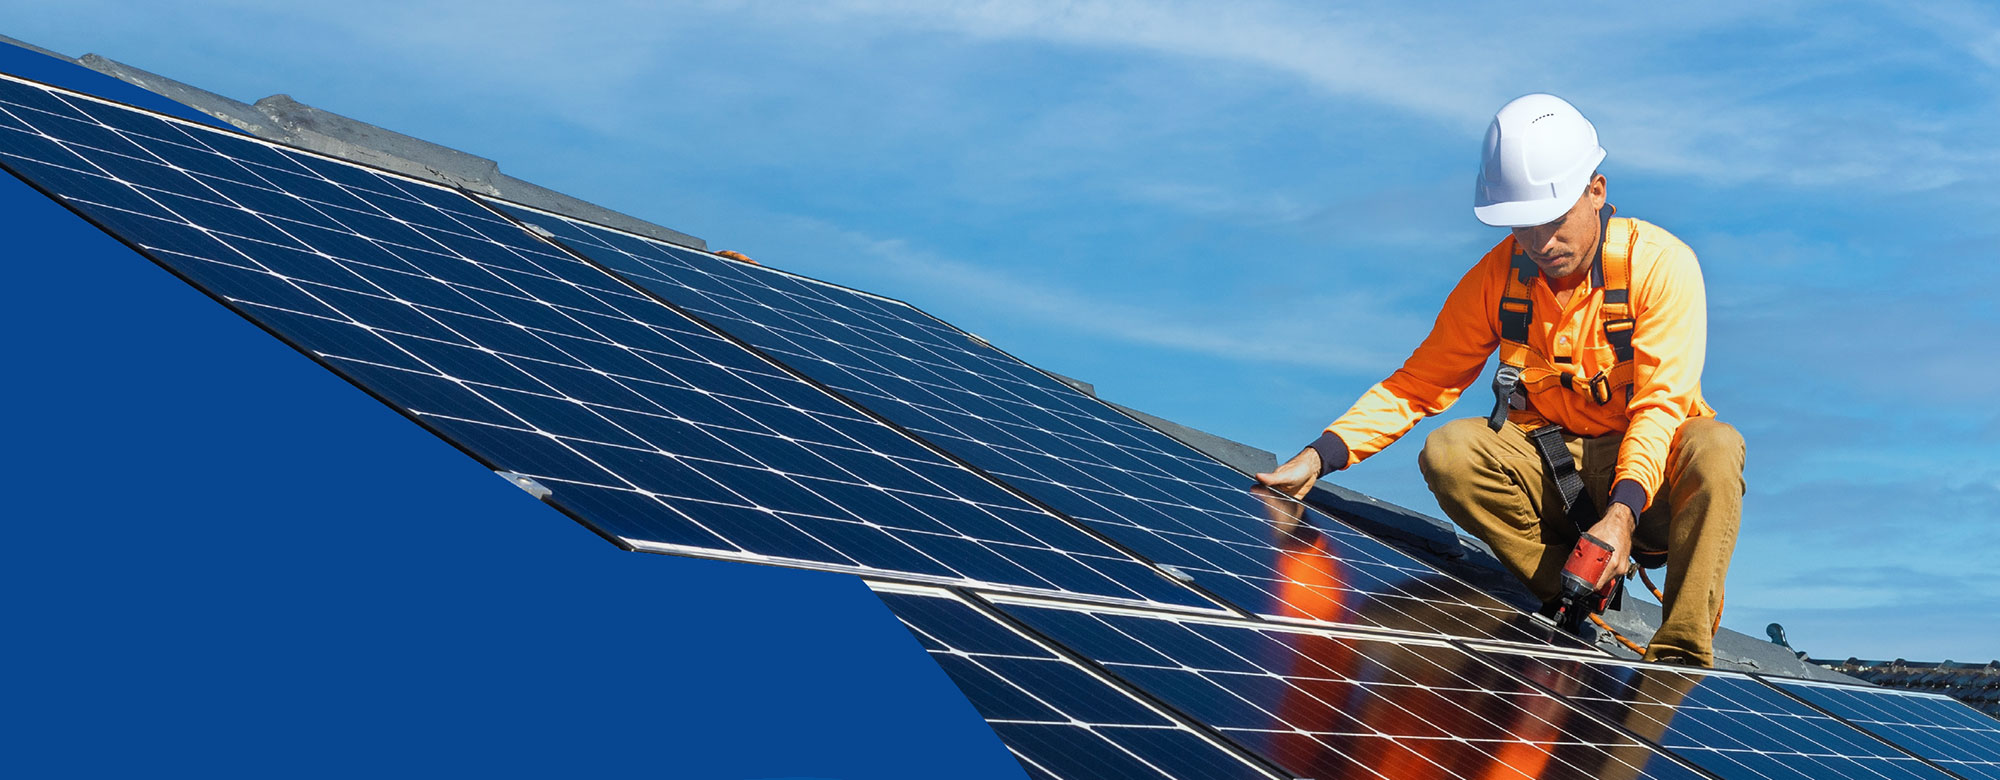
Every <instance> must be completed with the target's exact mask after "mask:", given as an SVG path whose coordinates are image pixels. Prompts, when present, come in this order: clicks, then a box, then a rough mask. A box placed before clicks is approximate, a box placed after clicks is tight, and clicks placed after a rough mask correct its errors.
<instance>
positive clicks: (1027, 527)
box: [0, 80, 1206, 605]
mask: <svg viewBox="0 0 2000 780" xmlns="http://www.w3.org/2000/svg"><path fill="white" fill-rule="evenodd" d="M0 164H4V165H5V166H6V167H8V168H9V169H10V170H12V171H13V172H14V173H15V174H16V175H18V176H20V177H22V178H24V179H26V180H28V181H30V182H31V183H34V184H36V185H37V186H39V187H41V188H43V189H44V190H47V191H50V192H52V193H54V194H56V195H58V196H60V198H61V199H62V200H63V202H65V203H66V204H67V205H69V206H70V207H71V208H73V209H75V210H76V211H78V212H79V213H81V214H83V215H85V216H87V217H88V218H90V219H91V220H93V221H95V222H97V223H98V224H99V225H100V226H101V227H103V228H104V229H105V230H106V231H107V232H110V233H112V234H113V235H114V236H117V237H118V238H119V239H121V240H123V241H125V242H126V243H128V244H131V245H134V246H136V247H140V248H142V250H143V251H144V252H145V253H146V254H147V255H148V256H150V257H151V258H152V259H153V260H154V261H155V262H158V263H160V264H161V265H163V266H165V267H166V268H168V269H169V270H171V271H173V272H174V273H176V274H178V275H180V276H181V277H182V278H184V279H186V280H188V281H189V282H191V283H193V284H194V285H195V286H197V287H199V288H200V289H202V290H203V291H204V292H206V293H208V294H209V295H210V296H212V297H214V298H216V299H218V300H220V301H222V302H224V303H225V304H227V305H229V306H230V307H231V308H232V309H235V310H236V311H237V312H238V313H240V314H242V315H244V316H245V317H248V318H249V319H251V320H252V321H254V322H257V323H258V324H260V325H262V326H264V327H265V328H266V329H268V330H270V331H271V332H273V333H274V334H277V335H279V336H280V337H281V338H284V339H286V340H287V341H289V342H290V343H292V344H293V345H294V346H296V347H298V348H299V349H300V350H301V351H304V352H306V353H307V354H310V355H312V356H314V357H315V358H316V359H318V360H320V361H321V362H322V363H323V364H325V365H327V366H328V367H330V368H332V369H334V370H335V371H337V372H339V373H341V374H342V375H344V376H345V377H347V378H348V379H349V380H350V381H353V382H355V383H356V384H358V385H360V386H361V387H363V388H365V389H367V390H368V391H369V392H371V393H373V394H375V395H376V396H378V397H380V398H382V399H383V400H385V401H387V402H388V403H389V404H390V405H392V406H394V407H396V408H398V409H399V410H402V411H404V412H405V413H406V414H408V415H409V416H410V417H411V418H412V419H414V420H416V421H418V422H420V423H422V424H423V425H424V426H426V427H427V428H429V429H431V430H432V431H433V432H435V433H437V434H439V435H440V436H443V437H444V438H446V439H447V440H448V441H451V442H452V443H453V444H455V445H457V446H459V447H460V448H461V449H464V450H465V451H467V452H468V453H471V454H473V455H475V457H478V458H480V459H481V460H482V461H483V462H485V463H486V464H487V465H489V466H491V467H493V468H496V469H501V470H508V471H514V472H519V473H521V474H525V475H528V476H530V477H533V478H534V479H537V480H539V481H541V482H542V483H543V484H544V485H546V486H547V487H548V488H550V489H552V490H553V491H554V494H553V498H552V499H551V503H553V504H556V505H557V506H559V507H561V508H563V509H565V510H566V511H568V512H570V513H571V514H573V515H574V516H576V517H578V518H579V519H581V520H583V521H584V522H586V523H588V524H589V525H590V526H592V527H593V528H595V529H597V530H598V531H599V532H601V533H604V534H606V535H609V536H614V537H617V538H619V539H622V540H625V541H626V542H627V543H630V544H633V545H637V546H642V547H647V548H650V549H657V550H661V551H669V552H688V553H694V554H721V555H731V556H736V557H742V558H750V559H755V560H768V559H783V560H788V561H799V562H807V563H812V564H818V565H824V566H832V567H841V568H846V569H852V570H858V571H867V572H880V573H885V574H902V575H919V576H927V577H937V578H945V579H949V580H976V581H981V582H987V583H993V584H998V585H1007V586H1017V587H1027V588H1041V589H1053V590H1062V591H1067V592H1072V593H1079V594H1086V595H1091V596H1102V597H1113V598H1124V599H1139V600H1157V601H1165V602H1171V603H1176V604H1189V605H1197V604H1205V603H1206V602H1205V600H1202V599H1200V598H1199V597H1198V596H1197V595H1195V594H1193V593H1192V592H1190V591H1187V590H1186V589H1184V588H1181V587H1179V586H1177V585H1175V584H1174V583H1172V582H1171V581H1169V580H1167V579H1166V578H1164V577H1162V576H1160V575H1159V574H1158V573H1157V572H1156V571H1155V570H1153V569H1151V568H1150V567H1148V566H1147V565H1145V564H1143V563H1140V562H1138V561H1136V560H1133V559H1132V558H1130V557H1129V556H1127V555H1125V554H1123V553H1122V552H1120V551H1118V550H1116V549H1114V548H1112V547H1110V546H1109V545H1106V544H1103V543H1102V542H1099V541H1098V540H1096V539H1095V538H1093V537H1090V536H1088V535H1087V534H1084V533H1082V532H1080V531H1078V530H1077V529H1076V528H1075V527H1073V526H1072V525H1070V524H1069V523H1068V522H1067V521H1064V520H1063V519H1061V518H1058V517H1055V516H1053V515H1051V514H1049V513H1047V512H1045V511H1042V510H1040V509H1038V508H1036V507H1034V506H1033V505H1031V504H1029V503H1028V502H1026V501H1023V500H1021V499H1020V498H1019V497H1017V496H1015V495H1013V494H1011V493H1008V492H1007V491H1005V490H1004V489H1002V488H1000V487H998V486H996V485H994V484H993V483H991V482H989V481H985V480H983V479H980V478H978V477H977V476H975V475H973V474H971V473H970V472H968V471H966V470H965V469H964V468H963V467H961V466H959V465H957V464H954V463H952V462H950V461H949V460H947V459H946V458H944V457H942V456H940V455H938V454H936V453H935V452H933V451H931V450H929V449H926V448H925V447H923V446H922V445H920V444H918V443H917V442H915V441H912V440H911V439H909V438H908V437H905V436H903V435H901V434H898V433H896V432H895V431H892V430H891V429H889V428H888V427H887V426H884V425H882V424H881V423H879V422H877V421H875V420H872V419H870V418H868V417H867V416H866V415H865V414H863V413H861V412H858V411H856V410H855V409H853V408H852V407H850V406H848V405H846V404H844V403H842V402H840V401H839V400H837V399H835V398H833V397H832V396H830V395H828V394H826V393H825V392H824V391H822V390H820V389H818V388H815V387H813V386H811V385H810V384H807V383H806V382H803V381H801V380H799V379H797V378H795V377H793V376H791V375H790V374H788V373H786V372H785V371H784V370H782V369H780V368H778V367H776V366H773V365H772V364H771V363H769V362H768V361H766V360H764V359H762V358H760V357H758V356H756V355H754V354H752V353H750V352H749V351H747V350H744V349H743V348H741V347H739V346H737V345H735V344H734V343H732V342H729V341H727V340H725V339H723V338H721V337H718V336H716V335H714V334H713V333H712V332H710V331H708V330H707V329H705V328H703V327H702V326H700V325H699V324H697V323H695V322H693V321H691V320H688V319H687V318H685V317H683V316H681V315H680V314H677V313H675V312H674V311H672V310H671V309H668V308H666V307H663V306H661V305H659V304H658V303H657V302H655V301H653V300H651V299H650V298H647V297H645V296H643V295H640V294H639V293H636V292H634V291H632V290H631V289H629V288H628V287H626V286H625V285H623V284H621V283H619V282H618V281H617V280H615V279H613V278H611V277H609V276H606V275H605V274H604V273H603V272H601V271H599V270H597V269H595V268H593V267H591V266H589V265H587V264H584V263H581V262H578V261H576V260H575V259H574V258H572V257H570V256H569V255H567V254H566V253H564V252H561V251H559V250H557V249H555V248H554V247H551V246H549V245H548V244H546V243H545V242H542V241H540V240H538V239H536V238H534V237H532V236H530V235H528V234H527V233H525V232H523V231H521V230H520V229H519V228H518V227H517V226H515V225H514V224H512V223H510V222H508V221H505V220H502V219H500V218H498V217H496V216H494V215H493V213H492V212H491V211H489V210H487V209H485V208H483V207H481V206H479V205H478V204H476V203H474V202H472V201H470V200H468V199H466V198H465V197H464V196H462V195H460V194H458V193H456V192H452V191H449V190H445V189H442V188H439V187H433V186H429V185H425V184H421V183H417V182H414V181H411V180H406V179H399V178H396V177H393V176H391V175H388V174H378V173H375V172H372V171H369V170H366V169H363V168H359V167H356V166H353V165H348V164H344V163H339V162H334V161H331V160H327V159H324V158H320V157H315V156H312V155H308V154H303V153H297V152H292V151H288V150H284V149H281V148H278V147H275V146H272V145H269V144H265V143H262V142H259V141H256V140H253V139H249V138H247V137H244V136H240V135H232V134H226V133H221V132H215V131H210V130H208V129H206V128H202V127H198V126H193V125H186V124H181V123H176V122H171V121H167V120H164V119H160V118H157V117H153V116H151V115H147V114H144V113H141V112H137V111H133V110H129V109H126V108H123V107H117V106H112V105H108V104H103V103H98V102H94V101H90V100H87V99H83V98H79V97H74V96H68V95H63V94H58V93H56V92H54V91H51V90H47V89H43V88H40V87H38V86H34V85H29V84H24V83H20V82H16V81H11V80H0Z"/></svg>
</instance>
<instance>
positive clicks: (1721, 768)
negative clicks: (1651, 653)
mask: <svg viewBox="0 0 2000 780" xmlns="http://www.w3.org/2000/svg"><path fill="white" fill-rule="evenodd" d="M1487 655H1488V657H1489V658H1492V659H1493V660H1494V661H1495V662H1496V663H1498V664H1499V665H1500V666H1502V667H1504V668H1507V669H1510V670H1513V671H1516V672H1517V673H1519V674H1522V675H1524V676H1527V677H1530V678H1533V679H1535V680H1537V681H1541V682H1542V684H1543V685H1545V686H1547V687H1548V688H1550V689H1552V690H1554V691H1556V692H1558V693H1561V694H1562V695H1563V696H1564V697H1565V698H1567V699H1569V700H1570V701H1572V702H1575V703H1577V705H1578V706H1581V707H1582V708H1584V709H1586V710H1589V711H1591V712H1593V713H1595V714H1597V715H1599V716H1601V717H1604V718H1606V719H1608V720H1611V721H1615V722H1619V723H1622V724H1623V725H1624V726H1625V727H1626V728H1628V729H1630V730H1632V731H1633V732H1635V733H1637V734H1638V735H1640V736H1643V737H1645V738H1647V739H1648V740H1651V741H1653V742H1655V743H1657V744H1659V745H1660V746H1662V747H1665V748H1666V749H1667V750H1670V751H1672V752H1674V753H1675V754H1677V755H1679V756H1681V757H1682V758H1685V759H1687V760H1689V761H1692V762H1694V763H1695V764H1696V765H1698V766H1700V767H1701V768H1702V769H1705V770H1708V771H1709V772H1711V773H1714V774H1715V775H1716V776H1717V777H1721V778H1724V779H1725V780H1748V779H1751V778H1756V779H1758V780H1780V779H1782V780H1836V779H1844V778H1855V779H1856V780H1859V779H1860V778H1870V779H1873V778H1935V779H1937V780H1944V779H1945V778H1949V777H1950V775H1947V774H1945V773H1944V772H1941V771H1939V770H1937V769H1936V768H1934V767H1931V766H1929V765H1927V764H1925V763H1924V762H1922V761H1920V760H1918V759H1917V758H1915V757H1913V756H1911V755H1909V754H1906V753H1904V752H1903V751H1901V750H1898V749H1896V748H1895V747H1894V746H1891V745H1889V744H1888V743H1885V742H1883V741H1881V740H1879V739H1876V738H1875V737H1872V736H1870V735H1868V734H1865V733H1863V732H1861V731H1860V730H1858V729H1856V728H1854V727H1852V726H1849V725H1847V724H1845V723H1842V722H1840V721H1839V720H1837V719H1835V718H1832V717H1829V716H1827V715H1826V714H1825V713H1822V712H1819V711H1818V710H1815V709H1813V708H1811V707H1808V706H1805V705H1804V704H1801V703H1799V702H1798V701H1796V700H1794V699H1792V698H1791V697H1789V696H1786V695H1784V694H1783V693H1782V692H1780V691H1778V690H1777V689H1775V688H1772V687H1771V686H1768V685H1765V684H1763V683H1762V682H1759V681H1757V680H1756V679H1754V678H1752V677H1750V676H1748V675H1743V674H1735V673H1729V672H1711V671H1697V670H1692V669H1682V668H1676V667H1667V666H1658V665H1647V666H1635V665H1630V664H1621V663H1614V662H1602V661H1595V660H1582V659H1576V658H1548V657H1540V656H1534V655H1526V654H1510V653H1491V652H1489V653H1488V654H1487Z"/></svg>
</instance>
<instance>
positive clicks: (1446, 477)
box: [1417, 418, 1499, 492]
mask: <svg viewBox="0 0 2000 780" xmlns="http://www.w3.org/2000/svg"><path fill="white" fill-rule="evenodd" d="M1498 435H1499V434H1496V433H1494V432H1493V429H1491V428H1488V427H1486V421H1485V420H1476V419H1472V418H1466V419H1463V420H1452V421H1451V422H1448V423H1445V424H1443V425H1440V426H1438V428H1437V430H1434V431H1431V434H1430V435H1429V436H1427V437H1425V438H1424V450H1423V452H1421V453H1418V454H1417V470H1418V471H1421V472H1422V473H1423V475H1424V481H1425V482H1427V483H1429V484H1430V486H1431V491H1432V492H1437V491H1439V490H1440V489H1444V488H1448V487H1449V486H1451V485H1454V484H1457V483H1459V482H1460V481H1461V480H1462V479H1463V478H1464V477H1465V476H1467V475H1469V474H1470V473H1471V472H1472V471H1473V470H1474V469H1475V468H1477V467H1478V466H1479V465H1480V464H1481V463H1482V462H1483V461H1484V460H1485V459H1486V458H1485V450H1486V447H1487V445H1489V444H1491V443H1492V442H1493V441H1494V439H1495V437H1496V436H1498Z"/></svg>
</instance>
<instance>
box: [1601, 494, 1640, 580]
mask: <svg viewBox="0 0 2000 780" xmlns="http://www.w3.org/2000/svg"><path fill="white" fill-rule="evenodd" d="M1636 525H1637V523H1636V522H1635V521H1634V520H1633V519H1632V510H1631V508H1630V507H1627V506H1625V505H1624V504H1612V505H1611V511H1609V512H1605V513H1604V518H1603V519H1601V520H1598V521H1597V524H1596V525H1593V526H1591V527H1590V531H1589V533H1590V535H1591V536H1595V537H1597V538H1598V539H1601V540H1603V541H1604V543H1606V544H1609V545H1611V565H1609V566H1606V567H1604V574H1602V575H1600V576H1599V577H1598V579H1597V582H1595V583H1592V584H1593V585H1594V586H1595V587H1594V588H1593V589H1594V590H1603V589H1604V586H1605V585H1607V584H1609V583H1610V582H1611V581H1612V580H1614V579H1617V578H1619V577H1623V576H1625V575H1626V574H1629V573H1631V571H1632V529H1633V528H1634V527H1636Z"/></svg>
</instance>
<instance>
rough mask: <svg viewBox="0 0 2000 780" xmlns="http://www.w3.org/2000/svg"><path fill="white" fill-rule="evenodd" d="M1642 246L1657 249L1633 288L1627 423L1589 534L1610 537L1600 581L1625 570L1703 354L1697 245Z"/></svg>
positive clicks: (1703, 301) (1704, 318) (1695, 389)
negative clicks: (1607, 492) (1603, 507)
mask: <svg viewBox="0 0 2000 780" xmlns="http://www.w3.org/2000/svg"><path fill="white" fill-rule="evenodd" d="M1640 251H1641V252H1645V251H1654V252H1658V253H1659V256H1658V259H1657V260H1655V261H1654V262H1653V263H1652V264H1651V265H1650V267H1649V268H1648V270H1647V273H1646V276H1645V277H1644V278H1641V279H1635V280H1633V281H1634V285H1633V286H1634V287H1635V288H1636V289H1634V290H1633V291H1632V301H1633V306H1634V311H1633V319H1635V320H1637V322H1635V323H1634V324H1633V329H1632V361H1633V366H1632V402H1631V403H1630V404H1628V405H1627V406H1626V415H1627V417H1628V418H1629V420H1630V422H1629V423H1628V424H1627V425H1626V428H1625V438H1624V440H1623V441H1622V442H1620V444H1619V445H1618V468H1617V473H1616V475H1615V476H1614V477H1613V478H1612V479H1613V486H1612V488H1611V502H1610V505H1609V508H1608V510H1607V511H1606V512H1605V513H1604V517H1603V519H1601V520H1599V521H1598V522H1597V524H1596V525H1594V526H1592V527H1591V529H1590V534H1591V535H1592V536H1595V537H1597V538H1599V539H1603V540H1605V541H1607V542H1610V543H1611V544H1612V547H1613V549H1612V560H1613V561H1616V562H1617V564H1616V565H1614V566H1611V567H1607V569H1606V571H1605V579H1604V580H1603V581H1600V582H1598V583H1597V584H1598V586H1599V587H1602V586H1603V585H1604V583H1605V582H1609V581H1610V578H1611V577H1613V576H1622V575H1623V574H1624V573H1625V569H1626V568H1627V567H1626V566H1625V565H1624V562H1625V561H1626V559H1627V558H1628V557H1629V556H1630V555H1631V551H1632V532H1633V529H1634V528H1635V527H1636V526H1637V524H1638V517H1639V514H1640V513H1641V512H1644V511H1645V510H1646V507H1647V506H1648V505H1649V504H1651V503H1652V497H1653V496H1654V495H1655V494H1657V493H1658V492H1659V489H1660V483H1661V482H1662V481H1664V480H1665V478H1666V463H1667V454H1668V452H1669V451H1670V449H1671V448H1672V446H1673V441H1674V433H1675V432H1676V431H1679V430H1680V427H1681V423H1683V422H1686V421H1687V417H1688V412H1689V411H1690V410H1692V409H1693V408H1694V403H1695V397H1696V395H1697V394H1698V393H1699V392H1700V390H1701V369H1702V364H1703V362H1704V361H1705V360H1706V359H1707V356H1708V293H1707V290H1706V288H1705V286H1704V285H1703V283H1702V278H1701V266H1700V265H1698V264H1697V263H1696V262H1695V256H1694V251H1693V250H1691V249H1688V248H1687V245H1686V244H1683V243H1681V242H1680V241H1678V240H1674V239H1659V238H1655V239H1653V240H1651V241H1648V242H1647V243H1646V244H1642V245H1641V248H1640Z"/></svg>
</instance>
